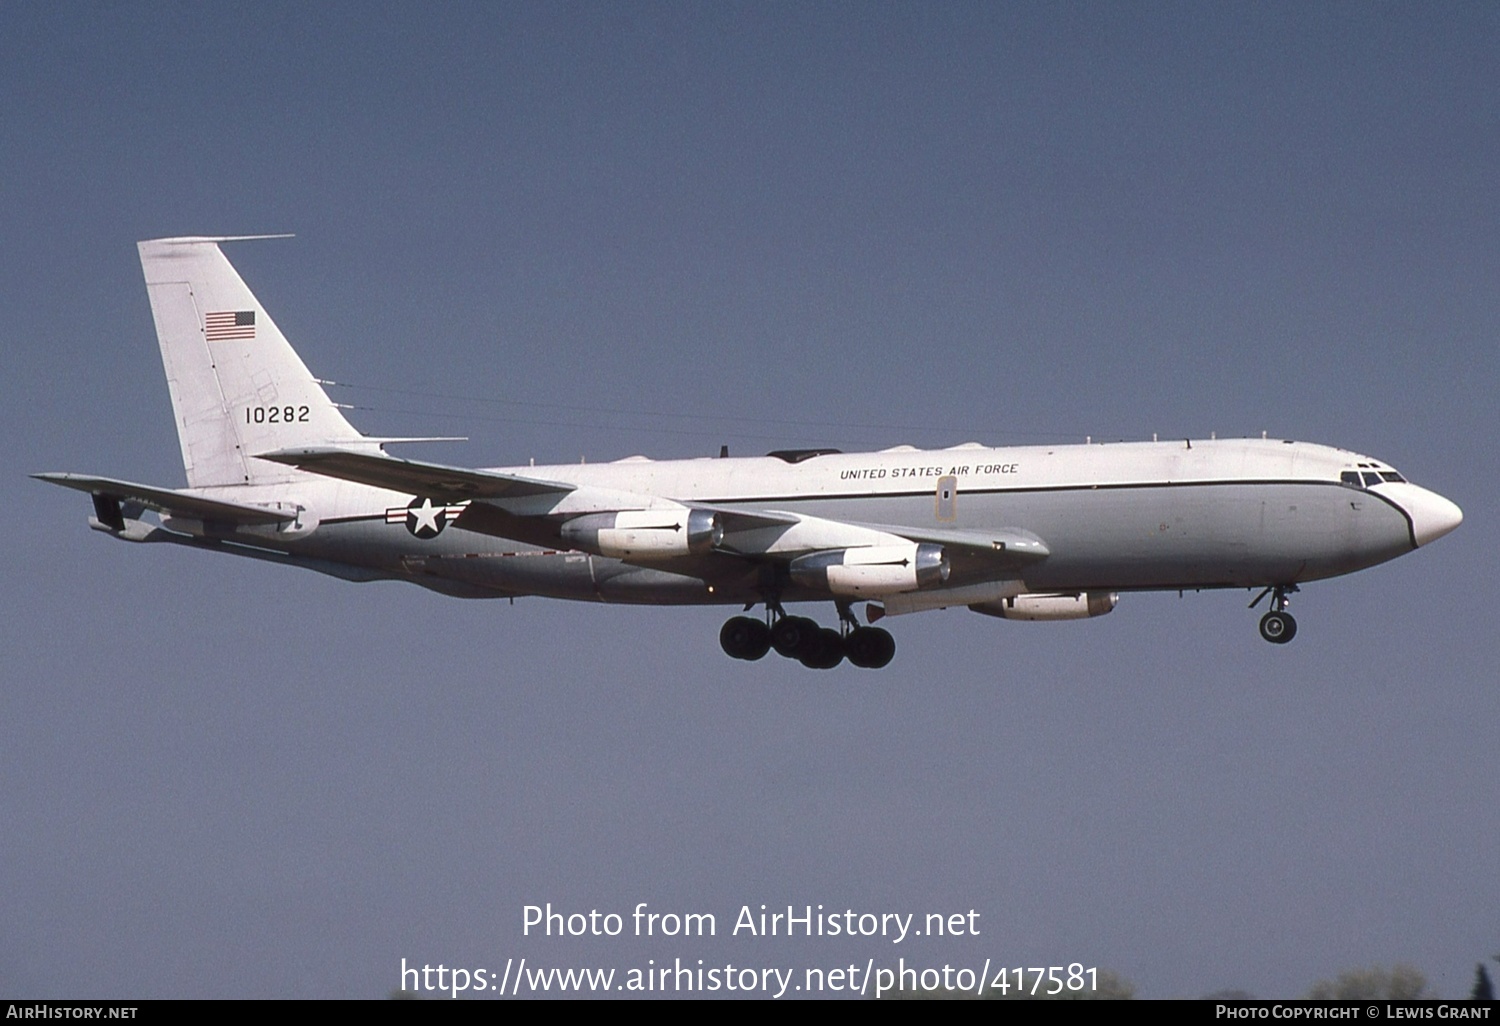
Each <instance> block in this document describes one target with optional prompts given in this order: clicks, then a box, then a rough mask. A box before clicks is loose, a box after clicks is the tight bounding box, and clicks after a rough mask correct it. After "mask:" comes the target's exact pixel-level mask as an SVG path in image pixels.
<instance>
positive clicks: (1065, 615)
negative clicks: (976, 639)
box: [969, 591, 1120, 620]
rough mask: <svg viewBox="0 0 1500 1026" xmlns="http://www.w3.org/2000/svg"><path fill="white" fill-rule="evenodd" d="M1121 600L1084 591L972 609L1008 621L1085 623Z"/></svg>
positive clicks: (1015, 598)
mask: <svg viewBox="0 0 1500 1026" xmlns="http://www.w3.org/2000/svg"><path fill="white" fill-rule="evenodd" d="M1119 601H1120V596H1119V593H1118V592H1113V591H1084V592H1073V593H1069V594H1056V595H1046V594H1027V595H1015V596H1012V597H1011V598H1004V599H1001V600H1000V601H998V602H984V603H981V604H979V605H974V606H970V607H969V608H970V609H972V610H974V612H976V613H984V614H985V615H986V616H999V617H1003V618H1004V619H1006V620H1084V619H1087V618H1088V617H1091V616H1103V615H1104V614H1105V613H1108V612H1109V611H1110V610H1112V609H1114V608H1115V603H1117V602H1119Z"/></svg>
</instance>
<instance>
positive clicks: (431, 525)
mask: <svg viewBox="0 0 1500 1026" xmlns="http://www.w3.org/2000/svg"><path fill="white" fill-rule="evenodd" d="M445 508H446V507H443V506H434V505H433V504H432V500H431V499H423V500H422V505H420V506H411V507H409V508H408V512H410V514H411V515H412V516H413V517H415V518H416V522H415V523H414V524H413V525H412V530H413V531H415V532H420V531H421V530H422V529H423V528H427V529H428V530H430V531H432V533H433V534H437V533H438V532H439V531H441V530H442V528H441V527H439V526H438V517H440V516H442V514H443V511H444V509H445Z"/></svg>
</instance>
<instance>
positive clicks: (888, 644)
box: [844, 627, 896, 670]
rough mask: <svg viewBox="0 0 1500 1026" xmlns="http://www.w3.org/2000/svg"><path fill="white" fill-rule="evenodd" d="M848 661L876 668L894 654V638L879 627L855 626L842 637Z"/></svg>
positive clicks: (868, 668) (867, 667) (872, 668)
mask: <svg viewBox="0 0 1500 1026" xmlns="http://www.w3.org/2000/svg"><path fill="white" fill-rule="evenodd" d="M844 648H845V649H846V650H847V651H848V654H849V661H850V662H851V663H853V664H854V665H855V666H858V667H861V668H862V669H866V670H878V669H880V668H881V667H882V666H885V665H887V664H888V663H889V662H890V661H891V659H892V658H893V657H894V656H895V655H896V639H895V638H893V637H891V635H890V632H889V631H886V630H882V629H881V628H879V627H857V628H855V629H854V630H853V631H850V632H849V636H848V637H847V638H845V639H844Z"/></svg>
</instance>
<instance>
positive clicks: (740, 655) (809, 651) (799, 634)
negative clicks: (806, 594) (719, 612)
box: [719, 599, 896, 670]
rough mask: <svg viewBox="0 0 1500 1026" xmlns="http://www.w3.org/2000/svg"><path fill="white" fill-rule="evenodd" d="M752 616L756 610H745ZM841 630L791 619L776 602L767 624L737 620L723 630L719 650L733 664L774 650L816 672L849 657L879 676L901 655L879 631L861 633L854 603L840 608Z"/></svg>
mask: <svg viewBox="0 0 1500 1026" xmlns="http://www.w3.org/2000/svg"><path fill="white" fill-rule="evenodd" d="M745 609H746V612H748V611H749V609H750V607H749V606H746V607H745ZM838 610H839V629H838V630H834V629H833V628H831V627H819V626H818V624H817V622H816V621H814V620H810V619H808V618H807V617H805V616H788V615H787V614H786V612H785V611H784V610H783V609H782V608H781V603H780V602H779V601H777V600H775V599H771V600H769V601H767V602H766V619H765V620H764V621H762V620H757V619H755V618H754V617H751V616H735V617H731V618H730V619H729V620H727V621H725V623H724V626H723V627H722V628H721V629H720V630H719V645H720V647H722V648H723V649H724V654H725V655H727V656H729V657H730V658H732V659H748V660H755V659H760V658H761V657H763V656H764V655H765V654H766V653H767V652H768V651H770V650H771V649H775V650H776V654H777V655H781V656H785V657H787V658H788V659H795V660H797V661H798V662H799V663H801V664H802V665H803V666H806V667H808V668H809V669H814V670H831V669H833V668H834V667H835V666H837V665H838V664H839V663H841V662H843V661H844V659H845V658H846V657H847V658H848V660H849V662H851V663H853V664H854V665H855V666H859V667H862V668H866V669H871V670H878V669H880V668H881V667H882V666H885V665H887V664H888V663H889V662H890V661H891V659H892V658H893V657H894V656H895V654H896V640H895V639H894V638H892V637H891V636H890V633H889V632H887V631H884V630H881V629H880V628H879V627H861V626H860V625H859V621H858V620H856V619H855V618H854V613H853V611H852V610H851V609H850V604H849V603H848V602H840V603H838Z"/></svg>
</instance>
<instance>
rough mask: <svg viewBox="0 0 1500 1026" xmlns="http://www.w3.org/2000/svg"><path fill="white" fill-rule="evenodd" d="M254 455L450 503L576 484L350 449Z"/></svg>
mask: <svg viewBox="0 0 1500 1026" xmlns="http://www.w3.org/2000/svg"><path fill="white" fill-rule="evenodd" d="M256 459H261V460H270V461H271V462H273V463H284V464H286V465H287V466H289V467H296V468H297V469H298V470H306V471H310V472H312V473H314V474H322V475H324V476H325V477H336V478H340V479H342V480H344V481H354V482H356V483H357V484H365V485H373V486H374V487H376V488H389V489H390V490H391V491H393V492H405V493H406V494H408V495H425V496H430V497H431V498H433V499H440V500H445V501H449V502H456V501H460V500H463V499H513V498H521V497H523V496H528V495H549V494H551V495H562V494H565V493H567V492H571V491H573V490H574V489H575V487H576V486H575V485H570V484H566V483H563V482H560V481H543V480H541V479H539V478H533V477H521V476H519V475H515V474H500V473H496V472H494V471H489V470H470V469H467V468H464V467H446V466H443V465H442V464H439V463H421V462H418V461H417V460H402V459H397V458H396V457H394V456H384V455H375V454H374V453H366V452H352V451H350V450H348V449H336V448H327V449H280V450H278V451H276V452H264V453H259V454H257V456H256Z"/></svg>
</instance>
